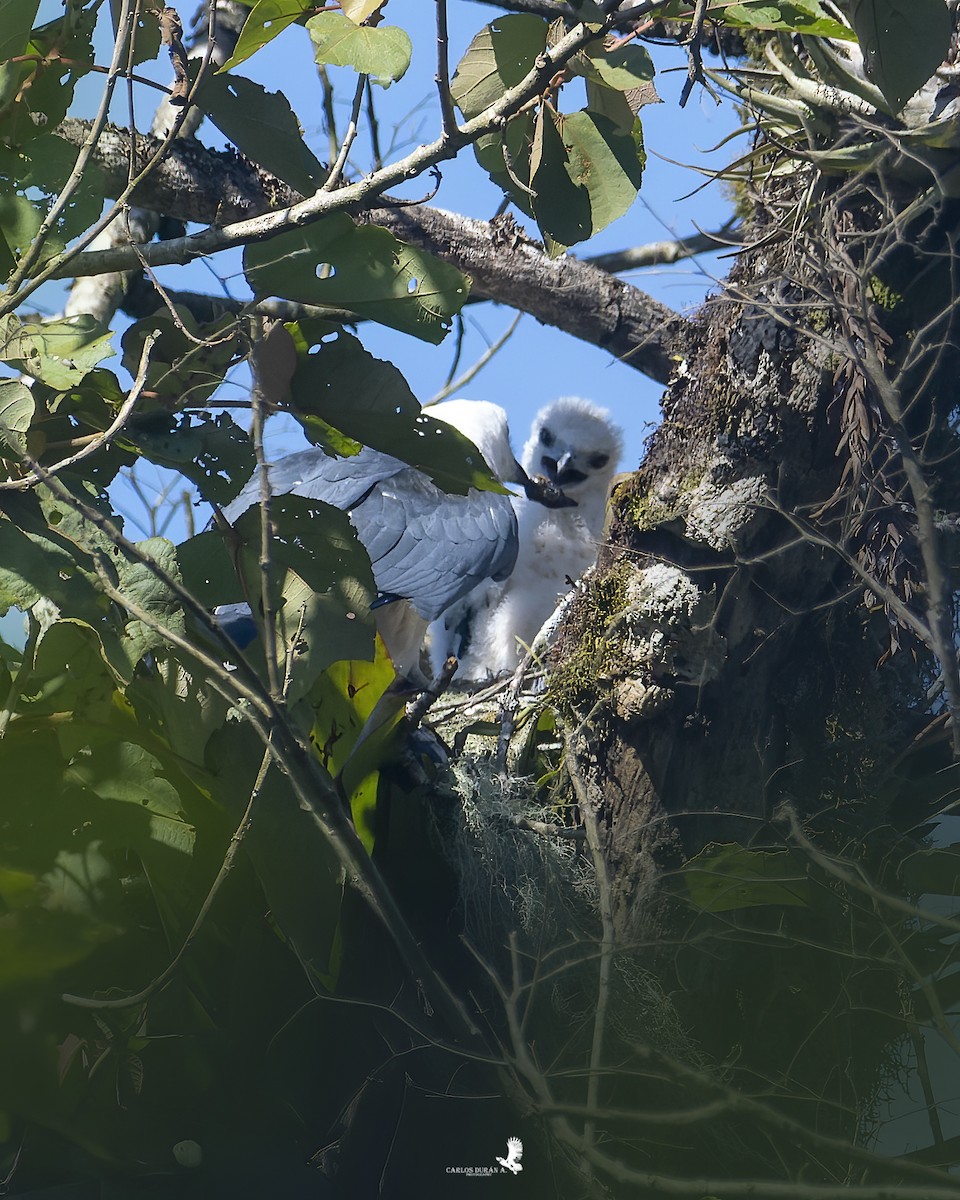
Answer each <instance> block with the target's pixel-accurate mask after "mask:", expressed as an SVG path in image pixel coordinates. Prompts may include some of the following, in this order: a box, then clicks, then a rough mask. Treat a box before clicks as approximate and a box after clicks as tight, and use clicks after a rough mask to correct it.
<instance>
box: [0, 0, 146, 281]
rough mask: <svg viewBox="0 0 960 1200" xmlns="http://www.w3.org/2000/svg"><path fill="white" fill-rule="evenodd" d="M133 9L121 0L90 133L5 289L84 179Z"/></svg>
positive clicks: (25, 271) (35, 256)
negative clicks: (98, 104)
mask: <svg viewBox="0 0 960 1200" xmlns="http://www.w3.org/2000/svg"><path fill="white" fill-rule="evenodd" d="M134 18H135V12H134V9H133V6H132V5H131V0H121V4H120V14H119V18H118V20H117V37H116V41H115V42H114V45H113V59H112V60H111V63H110V67H109V70H108V72H107V82H106V84H105V85H104V89H103V95H102V96H101V97H100V106H99V108H98V109H97V115H96V116H95V117H94V119H93V124H92V125H91V126H90V132H89V134H88V135H87V139H86V141H85V142H84V144H83V145H82V146H81V147H80V153H79V154H78V155H77V158H76V162H75V163H74V164H73V170H72V171H71V172H70V174H69V176H68V177H67V180H66V182H65V183H64V185H63V187H62V188H61V189H60V195H59V196H57V198H56V200H55V201H54V202H53V204H52V205H51V207H50V210H49V212H48V213H47V215H46V216H45V217H44V219H43V221H42V222H41V224H40V228H39V229H38V230H37V232H36V234H35V235H34V237H33V240H32V241H31V243H30V245H29V246H28V247H27V249H26V250H25V251H24V254H23V257H22V258H21V259H20V262H19V263H18V264H17V267H16V269H15V270H14V271H13V273H12V274H11V276H10V278H9V279H8V280H7V283H6V288H7V289H8V290H9V291H14V290H16V288H18V287H19V286H20V284H21V283H22V282H23V280H24V279H26V278H27V276H28V275H29V274H30V271H31V269H32V268H33V267H34V265H35V264H36V263H37V261H38V260H39V258H40V254H41V251H42V250H43V247H44V245H45V244H46V241H47V239H48V238H49V236H50V234H51V233H52V232H53V227H54V225H56V223H57V220H58V219H59V217H60V215H61V213H63V211H64V209H65V208H66V207H67V205H68V204H69V203H70V200H71V198H72V197H73V195H74V193H75V192H76V190H77V188H78V187H79V186H80V184H81V183H82V182H83V175H84V172H85V171H86V169H87V166H88V164H89V162H90V159H91V157H92V156H93V152H94V151H95V150H96V148H97V142H98V141H99V140H100V135H101V133H102V132H103V130H104V127H105V126H106V124H107V118H108V116H109V114H110V103H111V101H112V100H113V93H114V90H115V88H116V86H117V81H118V80H119V78H120V76H121V74H122V72H123V60H124V58H125V57H126V51H127V44H128V43H129V41H130V38H131V36H132V31H133V22H134Z"/></svg>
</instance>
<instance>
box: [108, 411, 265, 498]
mask: <svg viewBox="0 0 960 1200" xmlns="http://www.w3.org/2000/svg"><path fill="white" fill-rule="evenodd" d="M123 440H124V442H126V443H127V444H129V445H132V446H135V447H136V449H137V453H139V454H141V455H143V457H144V458H148V459H150V461H151V462H155V463H160V464H161V466H164V467H170V468H172V469H173V470H175V471H179V472H180V473H181V474H182V475H185V476H186V477H187V479H190V480H192V482H193V483H195V484H196V485H197V487H198V489H199V490H200V494H201V496H203V498H204V500H210V501H213V502H214V503H215V504H226V503H227V502H228V501H229V500H232V499H233V497H234V496H235V495H236V494H237V492H239V491H240V488H241V487H243V485H244V484H245V483H246V481H247V480H248V479H249V478H250V476H251V475H252V474H253V469H254V467H255V466H256V456H255V455H254V452H253V443H252V442H251V441H250V436H249V434H248V433H247V432H246V431H245V430H243V429H241V428H240V426H239V425H238V424H237V423H236V421H234V419H233V418H232V417H231V416H230V415H229V413H218V414H217V415H216V416H214V415H213V414H212V413H207V412H198V413H176V414H167V413H151V414H150V417H149V419H147V420H143V421H133V422H131V423H130V424H129V425H128V426H127V428H126V429H125V430H124V439H123Z"/></svg>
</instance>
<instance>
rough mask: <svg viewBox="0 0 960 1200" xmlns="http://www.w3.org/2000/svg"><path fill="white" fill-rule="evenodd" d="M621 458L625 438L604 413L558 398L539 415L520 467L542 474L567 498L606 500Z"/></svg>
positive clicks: (582, 402)
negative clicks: (598, 495)
mask: <svg viewBox="0 0 960 1200" xmlns="http://www.w3.org/2000/svg"><path fill="white" fill-rule="evenodd" d="M622 453H623V437H622V435H621V432H620V430H619V429H618V428H617V426H616V425H614V424H613V422H612V421H611V420H610V414H609V413H608V412H607V410H606V409H604V408H598V407H597V406H596V405H595V404H592V403H591V402H590V401H589V400H582V399H581V398H580V397H579V396H562V397H561V398H560V399H559V400H554V401H553V403H552V404H548V405H547V406H546V407H545V408H541V410H540V411H539V412H538V413H537V415H536V417H535V419H534V422H533V427H532V429H531V431H530V438H529V440H528V441H527V444H526V445H525V446H524V448H523V458H522V462H523V466H524V468H525V469H526V470H527V471H528V472H529V474H531V475H545V476H546V477H547V479H549V480H550V482H551V483H555V484H556V485H557V486H558V487H560V488H562V489H563V491H564V493H565V494H566V495H567V496H570V497H571V498H572V499H575V500H578V501H579V499H580V497H581V496H587V495H597V494H603V495H604V496H606V491H607V488H608V487H609V486H610V480H611V479H612V478H613V474H614V472H615V471H616V469H617V466H618V464H619V462H620V455H621V454H622Z"/></svg>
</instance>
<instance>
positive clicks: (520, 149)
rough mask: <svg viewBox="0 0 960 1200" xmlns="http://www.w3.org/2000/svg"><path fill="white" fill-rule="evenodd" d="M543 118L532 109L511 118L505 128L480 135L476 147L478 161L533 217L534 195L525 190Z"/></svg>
mask: <svg viewBox="0 0 960 1200" xmlns="http://www.w3.org/2000/svg"><path fill="white" fill-rule="evenodd" d="M539 120H540V114H539V113H538V114H537V115H536V117H535V116H534V114H533V113H530V112H525V113H521V114H520V115H519V116H517V117H513V118H512V119H511V120H510V121H508V122H507V126H506V128H505V129H503V130H501V131H499V132H495V133H488V134H484V136H483V137H480V138H478V139H477V141H476V142H475V143H474V147H473V150H474V154H475V155H476V157H477V162H478V163H479V164H480V166H481V167H483V169H484V170H485V171H486V172H487V173H488V175H489V176H490V178H491V179H492V180H493V182H494V183H495V184H496V185H497V186H498V187H499V188H502V189H503V191H504V192H505V193H506V194H507V195H508V196H509V197H510V198H511V200H512V201H513V202H514V204H516V206H517V207H518V208H519V209H520V211H521V212H525V213H526V214H527V216H530V217H532V216H533V195H532V193H531V192H530V191H529V190H525V189H529V188H530V155H531V152H532V147H533V143H534V139H535V137H536V128H537V122H538V121H539ZM508 163H509V169H508V166H507V164H508Z"/></svg>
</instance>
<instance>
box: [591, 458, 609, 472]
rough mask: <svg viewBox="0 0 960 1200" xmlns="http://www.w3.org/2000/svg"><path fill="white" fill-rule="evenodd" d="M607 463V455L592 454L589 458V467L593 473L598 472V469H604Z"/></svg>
mask: <svg viewBox="0 0 960 1200" xmlns="http://www.w3.org/2000/svg"><path fill="white" fill-rule="evenodd" d="M609 461H610V455H609V454H594V455H592V456H591V458H590V466H591V467H592V468H593V470H594V471H599V470H600V468H601V467H605V466H606V465H607V463H608V462H609Z"/></svg>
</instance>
